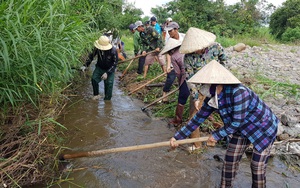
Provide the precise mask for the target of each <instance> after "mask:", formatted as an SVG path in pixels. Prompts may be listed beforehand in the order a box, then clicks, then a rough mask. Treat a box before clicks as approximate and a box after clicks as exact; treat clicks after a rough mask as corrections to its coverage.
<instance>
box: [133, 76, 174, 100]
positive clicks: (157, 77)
mask: <svg viewBox="0 0 300 188" xmlns="http://www.w3.org/2000/svg"><path fill="white" fill-rule="evenodd" d="M166 74H168V73H167V72H164V73H162V74H161V75H158V76H157V77H155V78H153V79H151V80H149V81H148V82H147V83H145V84H143V85H141V86H139V87H137V88H135V89H134V90H133V91H131V92H129V93H128V95H131V94H132V93H134V92H136V91H137V90H139V89H141V88H143V87H145V86H146V85H148V84H150V83H151V82H153V81H154V80H156V79H158V78H160V77H162V76H164V75H166Z"/></svg>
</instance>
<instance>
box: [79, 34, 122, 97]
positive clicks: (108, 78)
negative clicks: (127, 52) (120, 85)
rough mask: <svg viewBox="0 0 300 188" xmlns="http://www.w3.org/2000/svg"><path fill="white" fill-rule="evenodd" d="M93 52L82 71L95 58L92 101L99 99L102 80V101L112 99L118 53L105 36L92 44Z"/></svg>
mask: <svg viewBox="0 0 300 188" xmlns="http://www.w3.org/2000/svg"><path fill="white" fill-rule="evenodd" d="M94 46H95V48H94V50H93V52H92V53H90V54H89V56H88V59H87V60H86V63H85V65H84V66H83V68H82V70H85V68H86V67H88V66H89V65H90V64H91V62H92V61H93V59H94V57H95V56H97V63H96V65H95V69H94V72H93V75H92V86H93V94H94V96H93V99H94V100H96V99H99V98H101V96H100V95H99V82H101V81H102V80H104V93H105V97H104V100H110V99H111V97H112V91H113V85H114V77H115V70H116V67H117V64H118V52H117V49H116V48H115V47H113V46H112V45H111V43H110V41H109V38H108V37H107V36H104V35H103V36H101V37H100V38H99V39H98V40H96V41H95V42H94Z"/></svg>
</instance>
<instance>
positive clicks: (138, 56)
mask: <svg viewBox="0 0 300 188" xmlns="http://www.w3.org/2000/svg"><path fill="white" fill-rule="evenodd" d="M153 52H156V50H152V51H150V52H147V53H146V54H145V55H143V54H141V55H137V56H135V57H133V58H130V59H125V60H123V61H119V62H118V64H122V63H125V62H127V61H131V60H133V59H136V58H140V57H143V56H146V55H148V54H151V53H153Z"/></svg>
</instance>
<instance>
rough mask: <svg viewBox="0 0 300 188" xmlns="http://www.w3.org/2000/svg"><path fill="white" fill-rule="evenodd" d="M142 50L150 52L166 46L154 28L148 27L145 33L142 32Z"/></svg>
mask: <svg viewBox="0 0 300 188" xmlns="http://www.w3.org/2000/svg"><path fill="white" fill-rule="evenodd" d="M140 37H141V43H140V44H141V46H142V48H141V50H142V51H146V52H150V51H152V50H155V49H156V48H160V49H162V48H163V46H164V44H163V41H162V38H161V35H160V34H159V33H158V32H157V31H156V30H155V29H154V28H153V27H147V28H145V31H144V32H140Z"/></svg>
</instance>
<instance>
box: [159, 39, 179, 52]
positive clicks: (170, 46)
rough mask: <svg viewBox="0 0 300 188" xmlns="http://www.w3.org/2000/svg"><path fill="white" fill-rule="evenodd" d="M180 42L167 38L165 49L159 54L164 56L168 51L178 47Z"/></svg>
mask: <svg viewBox="0 0 300 188" xmlns="http://www.w3.org/2000/svg"><path fill="white" fill-rule="evenodd" d="M181 43H182V42H181V41H180V40H176V39H173V38H169V39H168V41H167V43H166V45H165V47H164V48H163V49H162V51H161V52H160V54H161V55H164V54H166V53H167V52H168V51H170V50H172V49H174V48H176V47H178V46H180V45H181Z"/></svg>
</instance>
